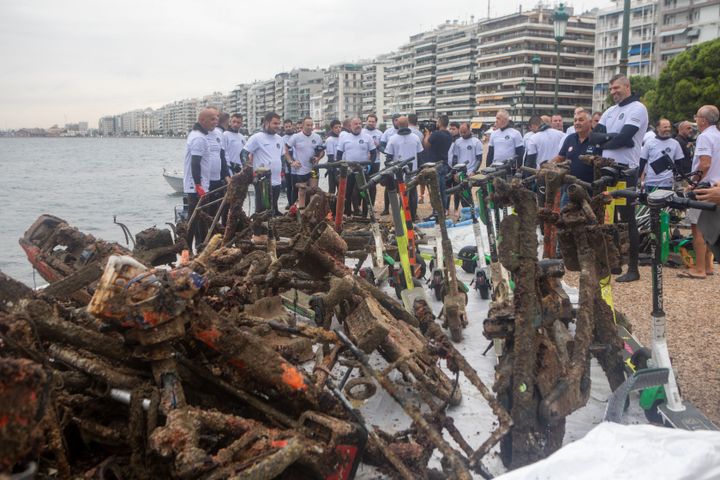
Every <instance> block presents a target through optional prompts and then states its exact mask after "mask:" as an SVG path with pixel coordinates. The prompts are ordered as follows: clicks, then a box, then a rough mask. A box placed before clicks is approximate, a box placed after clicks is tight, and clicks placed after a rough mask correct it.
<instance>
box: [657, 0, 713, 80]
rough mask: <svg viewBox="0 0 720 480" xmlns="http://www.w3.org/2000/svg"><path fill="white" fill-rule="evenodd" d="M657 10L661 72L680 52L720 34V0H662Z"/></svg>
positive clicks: (659, 68) (658, 61)
mask: <svg viewBox="0 0 720 480" xmlns="http://www.w3.org/2000/svg"><path fill="white" fill-rule="evenodd" d="M657 10H658V11H657V19H658V26H657V29H656V33H657V46H656V50H657V57H656V63H657V66H658V73H659V71H660V70H661V69H662V68H663V67H664V66H665V65H666V64H667V62H668V61H669V60H670V59H671V58H672V57H674V56H676V55H677V54H679V53H682V52H684V51H685V50H687V49H688V48H690V47H692V46H695V45H697V44H698V43H702V42H707V41H708V40H715V39H716V38H720V0H659V1H658V5H657Z"/></svg>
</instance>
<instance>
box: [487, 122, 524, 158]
mask: <svg viewBox="0 0 720 480" xmlns="http://www.w3.org/2000/svg"><path fill="white" fill-rule="evenodd" d="M522 145H523V139H522V136H521V135H520V132H518V131H517V130H515V129H514V128H510V127H505V128H503V129H502V130H495V131H493V132H492V133H491V134H490V143H489V146H491V147H493V152H494V153H493V165H497V164H499V163H503V162H504V161H505V160H508V159H510V158H513V157H514V156H515V149H516V148H517V147H522Z"/></svg>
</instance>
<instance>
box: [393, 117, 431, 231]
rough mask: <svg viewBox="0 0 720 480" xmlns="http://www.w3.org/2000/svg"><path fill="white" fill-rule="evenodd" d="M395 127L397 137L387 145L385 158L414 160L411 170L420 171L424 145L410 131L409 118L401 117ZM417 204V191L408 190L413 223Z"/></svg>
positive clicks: (415, 219) (413, 189) (415, 218)
mask: <svg viewBox="0 0 720 480" xmlns="http://www.w3.org/2000/svg"><path fill="white" fill-rule="evenodd" d="M395 126H396V128H397V130H396V131H395V135H393V136H392V137H390V140H388V143H387V145H385V158H386V160H387V161H392V160H400V161H402V160H407V159H408V158H412V159H413V161H412V162H411V163H410V168H411V169H412V170H413V171H415V170H417V169H418V156H419V155H420V153H421V152H422V151H423V146H422V143H420V139H419V138H418V137H417V136H416V135H415V134H414V133H413V131H412V130H411V129H410V126H409V123H408V118H407V117H399V118H398V119H397V122H396V125H395ZM417 203H418V197H417V189H416V188H411V189H409V190H408V204H409V206H410V215H411V217H412V220H413V221H417Z"/></svg>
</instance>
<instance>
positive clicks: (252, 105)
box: [245, 79, 276, 133]
mask: <svg viewBox="0 0 720 480" xmlns="http://www.w3.org/2000/svg"><path fill="white" fill-rule="evenodd" d="M275 106H276V105H275V79H272V80H267V81H264V82H255V83H253V84H252V85H250V88H248V90H247V119H246V121H245V125H246V127H247V129H248V131H249V132H250V133H253V132H255V131H257V130H259V129H260V128H262V118H263V116H265V114H266V113H267V112H271V111H274V110H275Z"/></svg>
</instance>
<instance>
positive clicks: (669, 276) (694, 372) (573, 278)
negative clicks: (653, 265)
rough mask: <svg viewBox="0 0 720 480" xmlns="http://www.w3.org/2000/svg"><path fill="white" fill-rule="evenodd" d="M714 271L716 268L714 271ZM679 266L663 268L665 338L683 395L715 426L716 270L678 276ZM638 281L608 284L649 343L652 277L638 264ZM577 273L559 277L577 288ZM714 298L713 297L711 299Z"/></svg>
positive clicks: (719, 420)
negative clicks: (691, 276) (693, 276)
mask: <svg viewBox="0 0 720 480" xmlns="http://www.w3.org/2000/svg"><path fill="white" fill-rule="evenodd" d="M716 270H718V269H716ZM680 271H682V270H681V269H673V268H665V269H664V270H663V288H664V305H663V307H664V310H665V316H666V319H667V324H666V325H667V327H666V328H667V341H668V349H669V350H670V357H671V358H672V361H673V367H674V368H675V373H676V374H677V376H678V382H679V384H680V389H681V393H682V394H683V397H684V398H686V399H687V400H689V401H690V402H692V404H693V405H695V406H696V407H698V408H699V409H700V410H701V411H702V412H704V413H705V414H706V415H707V416H708V418H710V419H711V420H712V421H713V422H714V423H715V424H716V425H720V369H719V368H718V365H720V344H718V338H720V304H718V303H716V301H717V298H718V292H720V272H719V273H718V274H716V275H712V276H709V277H707V278H706V279H704V280H694V279H684V278H678V277H677V274H678V272H680ZM640 276H641V278H640V280H639V281H637V282H631V283H617V282H615V281H614V279H613V282H612V286H613V297H614V300H615V306H616V307H617V308H618V309H619V310H620V311H622V312H623V313H624V314H625V315H626V316H627V318H628V319H629V320H630V321H631V322H632V325H633V333H634V334H635V336H636V337H637V338H638V340H640V342H641V343H642V344H643V345H649V344H650V335H651V328H652V321H651V318H650V312H651V311H652V281H651V276H650V267H640ZM577 280H578V274H577V273H575V272H569V273H567V274H566V275H565V281H566V282H567V283H568V284H569V285H572V286H577ZM713 299H715V300H713Z"/></svg>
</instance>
